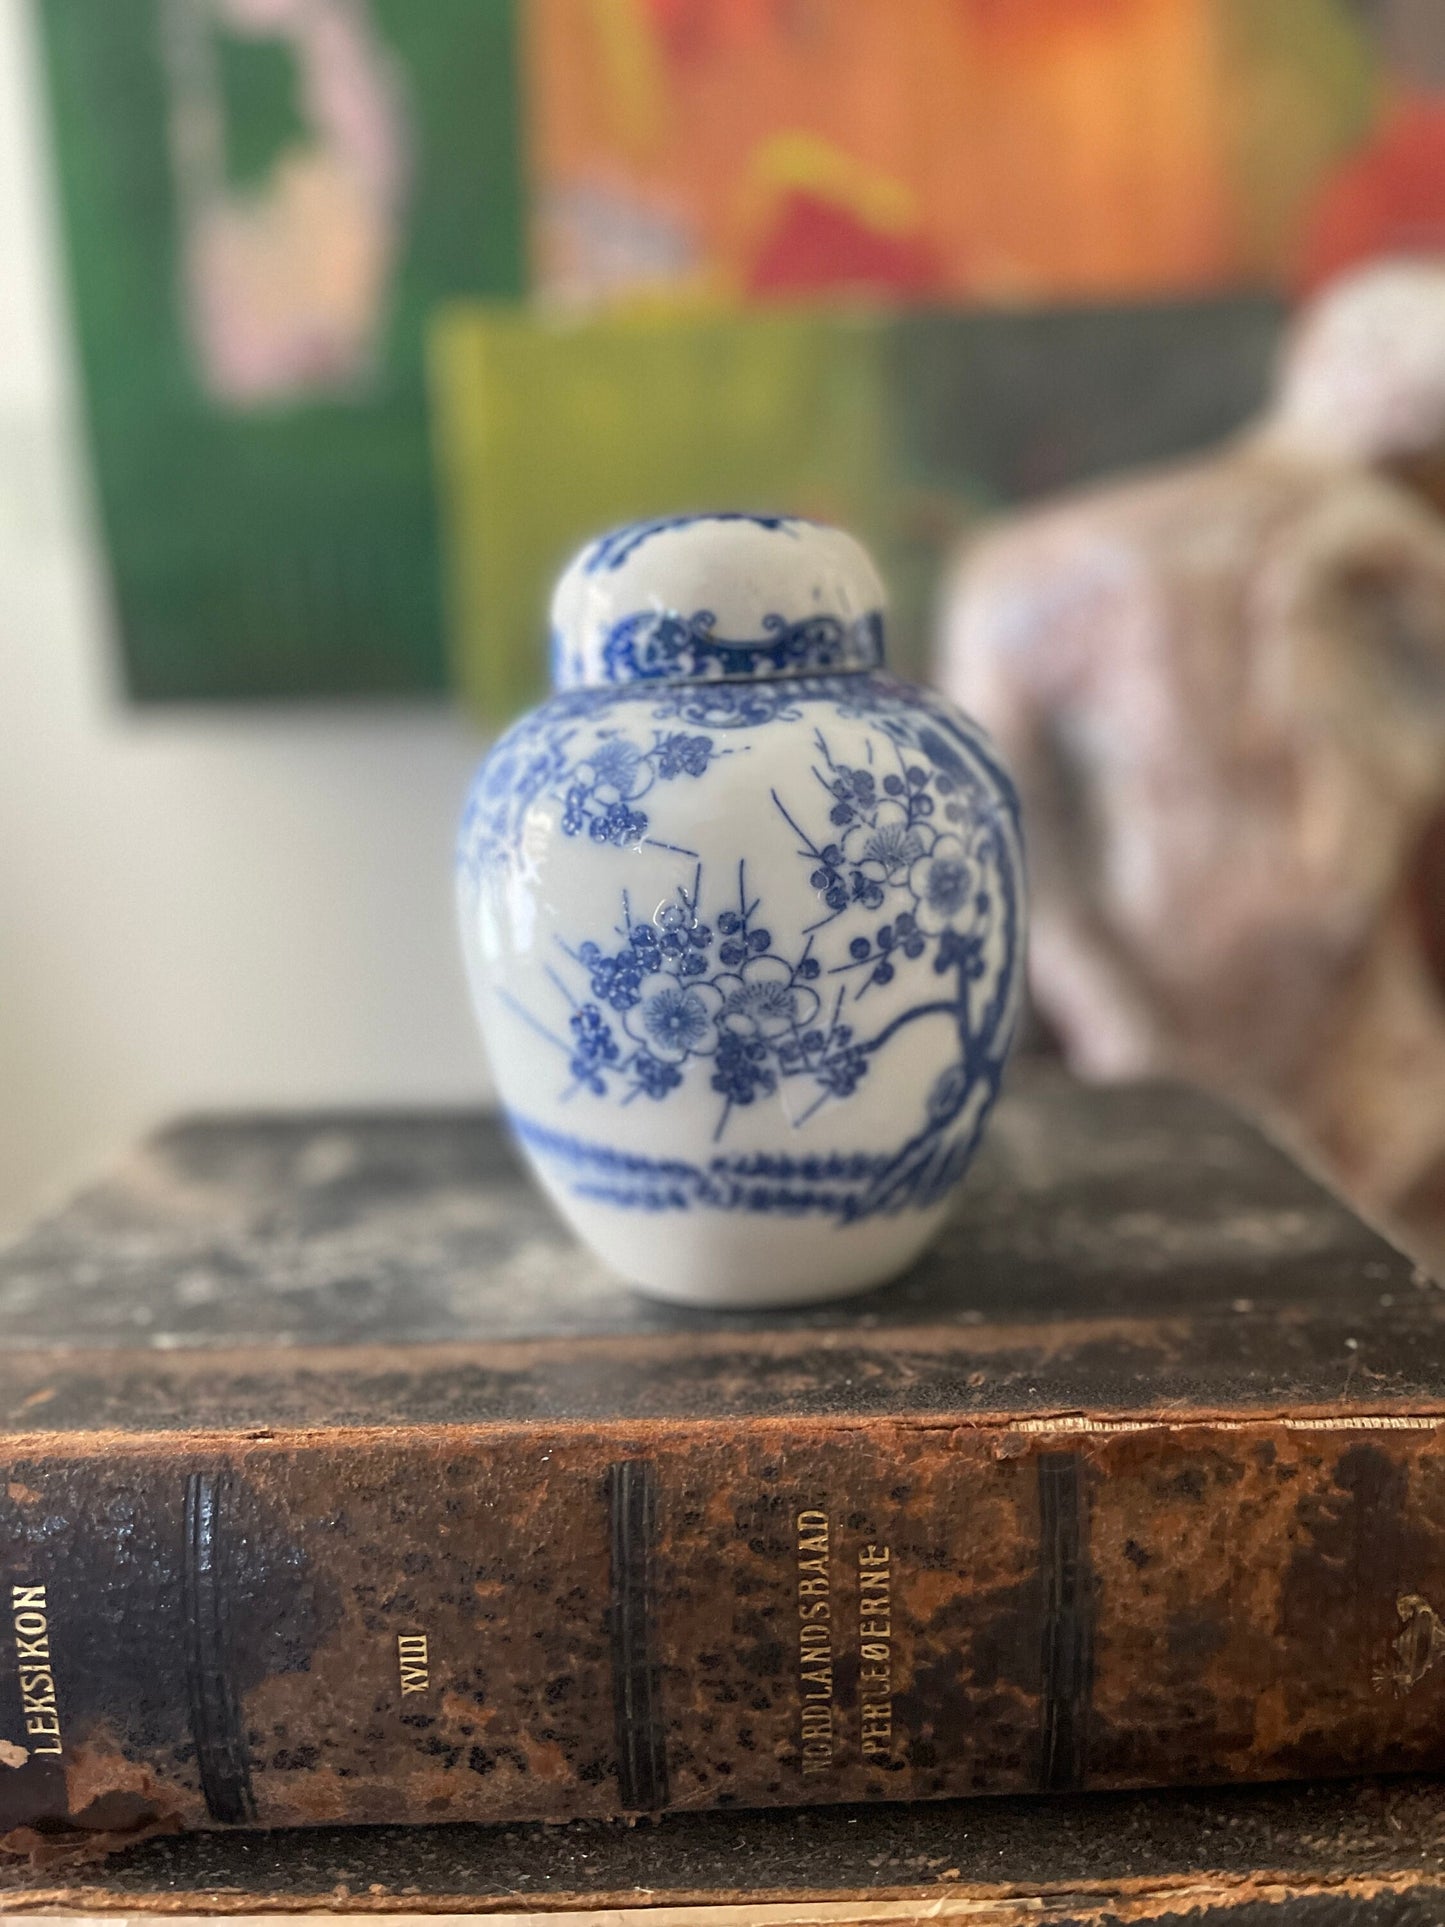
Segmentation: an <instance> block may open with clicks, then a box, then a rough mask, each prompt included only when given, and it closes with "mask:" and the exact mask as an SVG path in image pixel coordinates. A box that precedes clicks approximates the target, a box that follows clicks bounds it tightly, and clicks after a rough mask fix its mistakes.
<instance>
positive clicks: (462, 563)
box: [431, 302, 888, 721]
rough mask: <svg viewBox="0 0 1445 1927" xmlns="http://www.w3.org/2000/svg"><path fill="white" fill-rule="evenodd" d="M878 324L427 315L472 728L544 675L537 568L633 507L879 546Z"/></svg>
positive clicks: (552, 565)
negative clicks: (792, 526) (777, 521)
mask: <svg viewBox="0 0 1445 1927" xmlns="http://www.w3.org/2000/svg"><path fill="white" fill-rule="evenodd" d="M881 344H882V324H881V323H878V322H874V321H871V320H869V319H866V318H859V317H852V316H839V315H836V314H833V315H825V314H821V313H808V312H803V311H795V312H773V313H764V314H754V315H736V314H729V315H719V314H712V313H707V314H696V313H677V312H673V313H669V314H660V313H647V314H635V313H633V314H627V315H621V316H616V315H614V316H610V317H608V318H605V319H600V320H599V319H591V320H586V321H564V320H559V319H545V318H541V317H537V316H529V315H527V314H525V313H522V312H520V311H518V310H517V309H515V308H503V307H499V306H490V305H487V304H484V303H474V302H465V303H455V304H452V305H450V306H449V307H447V308H446V309H444V310H443V311H442V312H441V314H440V315H439V316H438V318H437V320H436V322H435V323H434V326H433V332H432V342H431V365H432V377H433V409H434V432H435V440H436V446H437V452H438V459H439V462H440V465H441V496H442V503H443V517H444V526H445V534H446V553H447V570H448V595H449V605H450V608H449V613H450V628H451V636H452V646H453V651H454V659H455V670H456V679H457V684H458V686H459V688H460V689H461V691H462V694H463V696H464V698H465V700H466V701H467V703H468V705H469V706H470V707H471V708H472V710H473V711H474V712H476V713H477V714H478V715H480V716H481V717H483V718H484V719H486V720H487V721H498V720H501V719H503V718H505V717H508V716H510V715H511V714H513V713H514V712H515V711H516V710H517V709H519V708H520V707H521V706H522V705H523V704H525V703H526V702H528V701H530V700H531V699H532V698H534V697H535V695H536V694H537V692H538V690H539V688H540V687H541V686H542V684H543V682H544V680H545V669H546V659H547V648H546V642H547V622H546V607H547V596H548V590H549V586H550V583H551V579H552V577H553V575H554V574H555V573H556V571H557V570H558V569H559V568H560V567H561V565H562V564H563V562H565V560H566V559H567V556H568V555H569V554H570V552H571V551H572V550H573V549H574V548H575V547H576V546H577V544H578V543H580V542H582V541H583V540H584V539H585V538H586V537H587V536H589V535H592V534H594V533H595V532H596V531H598V530H600V529H604V528H607V527H609V526H611V525H612V524H614V523H617V522H623V521H627V520H629V519H630V518H632V517H633V516H641V515H657V514H666V513H670V512H674V511H685V510H697V509H708V508H718V507H722V508H738V507H742V508H756V509H762V510H770V511H785V512H791V513H794V514H803V515H812V516H816V517H818V518H820V519H822V520H826V521H836V522H841V523H844V524H846V525H847V526H849V527H850V528H854V529H856V530H858V532H859V533H860V534H862V535H863V536H864V538H865V539H872V540H873V541H875V542H878V543H880V545H881V546H883V547H885V548H886V546H887V544H886V539H885V538H886V533H887V531H886V528H885V526H884V524H885V518H886V515H887V501H888V492H887V488H886V480H885V464H886V439H885V428H886V424H885V415H886V410H885V407H884V371H883V355H882V346H881Z"/></svg>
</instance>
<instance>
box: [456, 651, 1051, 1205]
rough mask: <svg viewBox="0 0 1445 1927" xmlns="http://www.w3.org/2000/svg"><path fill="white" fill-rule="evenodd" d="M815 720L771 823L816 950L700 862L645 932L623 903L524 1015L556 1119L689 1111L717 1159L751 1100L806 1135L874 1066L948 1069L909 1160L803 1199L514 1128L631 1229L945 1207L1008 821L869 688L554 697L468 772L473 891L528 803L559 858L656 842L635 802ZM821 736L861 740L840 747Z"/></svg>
mask: <svg viewBox="0 0 1445 1927" xmlns="http://www.w3.org/2000/svg"><path fill="white" fill-rule="evenodd" d="M654 696H655V697H656V700H655V701H654V700H653V698H654ZM805 714H806V715H807V716H808V717H809V720H811V721H814V723H815V727H814V729H813V733H812V738H811V747H812V756H811V759H810V765H809V766H808V767H807V768H805V769H804V770H803V771H801V772H800V780H799V782H798V783H797V784H796V785H795V786H794V785H790V786H789V793H788V794H787V795H786V796H785V795H783V794H782V793H780V792H779V791H778V790H776V789H775V790H773V791H772V792H771V801H772V805H773V808H774V810H775V811H776V820H777V822H778V825H779V831H780V834H781V835H783V836H784V837H786V838H789V839H791V841H792V845H793V848H794V850H795V851H796V857H797V862H798V865H799V869H800V872H801V874H800V877H799V883H800V886H803V895H804V898H805V899H806V898H807V896H808V895H809V893H810V892H811V895H812V898H813V900H814V901H815V902H816V905H817V914H816V916H815V917H814V918H813V919H812V921H811V922H810V923H809V924H808V926H807V927H806V928H804V929H803V930H801V931H800V932H796V934H791V935H788V936H784V935H783V934H782V933H781V930H780V929H779V928H775V924H774V921H773V920H772V919H770V918H769V916H768V906H767V904H766V903H765V902H763V901H762V899H761V897H760V896H759V894H758V893H757V892H756V891H755V890H753V889H751V888H750V886H749V880H748V866H747V863H746V861H744V862H743V863H741V864H739V866H738V867H737V869H736V871H735V872H734V873H732V874H731V875H725V876H715V875H713V874H712V873H711V872H710V871H709V869H708V866H707V865H706V864H704V863H703V862H702V861H701V860H700V859H699V860H696V861H694V863H693V865H692V870H691V875H690V877H689V879H688V881H687V882H686V883H683V884H679V885H677V887H676V889H675V893H674V896H673V899H672V900H671V901H670V902H668V903H666V904H665V905H664V906H662V907H661V908H659V909H658V910H656V911H655V912H654V913H653V914H652V915H650V916H647V917H640V916H638V915H636V914H635V911H634V905H633V903H632V901H631V899H630V896H629V892H628V889H627V888H626V887H625V885H623V884H622V881H621V879H619V894H618V916H617V921H616V923H615V924H614V926H613V927H612V928H611V929H610V930H606V931H602V930H593V931H592V932H590V933H588V934H587V936H586V937H585V938H582V939H580V940H578V941H577V942H576V943H575V944H569V945H566V946H562V947H561V948H560V950H559V954H558V955H557V957H556V959H555V962H554V964H553V965H552V966H551V968H550V969H549V972H548V975H549V977H550V979H551V994H552V996H553V997H554V998H555V1000H556V1001H555V1002H554V1003H553V1005H552V1007H551V1009H550V1010H549V1009H547V1008H545V1007H544V1004H543V1003H538V1004H537V1005H536V1006H535V1007H530V1008H527V1009H525V1010H524V1009H522V1008H521V1006H520V1005H517V1006H514V1007H515V1008H516V1009H517V1013H518V1015H519V1016H521V1017H522V1018H524V1019H525V1021H526V1022H527V1023H528V1025H529V1026H530V1027H531V1028H532V1029H533V1031H535V1032H540V1033H541V1034H542V1035H544V1036H546V1037H547V1038H548V1039H549V1040H550V1041H551V1042H552V1044H553V1045H554V1046H555V1047H556V1049H557V1051H558V1053H559V1057H558V1063H559V1070H560V1071H561V1072H562V1083H561V1085H560V1087H559V1094H560V1095H561V1096H563V1097H564V1098H567V1099H573V1098H576V1097H577V1096H579V1095H581V1094H583V1093H586V1094H588V1095H589V1096H591V1097H593V1098H600V1099H605V1100H608V1101H611V1102H613V1103H617V1104H619V1105H622V1106H629V1105H632V1104H635V1103H642V1104H644V1105H651V1104H660V1105H666V1104H667V1103H668V1102H669V1100H670V1099H672V1098H673V1096H674V1094H675V1093H676V1092H678V1091H680V1090H684V1089H693V1088H701V1089H704V1090H705V1091H706V1092H707V1093H708V1094H709V1095H710V1096H711V1097H712V1099H713V1101H714V1104H715V1113H714V1131H713V1136H714V1142H715V1143H716V1144H718V1145H719V1147H722V1146H724V1145H725V1144H726V1142H727V1138H728V1131H729V1126H730V1124H731V1123H732V1121H733V1120H734V1118H735V1117H736V1116H737V1115H738V1114H739V1113H740V1112H745V1111H746V1110H747V1109H748V1107H750V1106H752V1105H754V1104H756V1103H757V1102H758V1101H759V1100H762V1099H769V1098H773V1097H775V1096H781V1097H782V1098H783V1100H784V1102H785V1103H786V1108H787V1112H788V1115H789V1117H790V1119H791V1120H792V1122H793V1123H794V1124H795V1125H800V1124H802V1123H804V1122H806V1121H807V1120H808V1119H809V1118H811V1117H812V1116H813V1115H814V1114H815V1113H817V1112H818V1111H820V1110H821V1109H823V1108H824V1107H825V1106H828V1105H836V1104H842V1103H846V1102H848V1101H849V1100H850V1099H852V1098H853V1097H854V1096H855V1095H857V1094H858V1093H859V1092H860V1090H864V1091H866V1088H867V1082H868V1078H869V1076H870V1074H871V1072H872V1069H873V1067H874V1065H875V1064H876V1063H877V1062H878V1061H879V1059H880V1055H881V1054H882V1053H884V1052H886V1051H887V1049H888V1048H889V1046H890V1044H891V1043H892V1042H893V1040H894V1039H895V1038H896V1037H897V1036H898V1035H899V1034H900V1032H902V1031H904V1030H905V1029H906V1028H907V1027H908V1026H910V1025H911V1024H913V1023H915V1022H918V1021H920V1020H922V1019H924V1018H941V1019H943V1020H945V1022H946V1025H947V1031H948V1034H950V1035H951V1036H952V1037H953V1039H954V1040H955V1051H954V1055H953V1057H952V1061H947V1062H945V1063H943V1065H942V1066H941V1069H940V1073H939V1075H938V1077H937V1078H936V1079H935V1081H934V1084H933V1087H932V1089H931V1091H930V1093H929V1096H928V1100H927V1104H926V1107H925V1114H924V1115H923V1116H922V1117H921V1119H920V1122H919V1127H918V1129H917V1131H916V1132H915V1133H914V1135H913V1136H912V1137H911V1138H910V1139H909V1140H908V1142H907V1143H906V1144H904V1145H903V1146H901V1147H900V1148H899V1149H898V1150H896V1151H895V1152H893V1153H891V1154H889V1155H886V1156H880V1157H878V1158H873V1159H866V1160H863V1161H862V1162H861V1163H860V1162H859V1161H857V1160H853V1161H852V1162H851V1163H850V1162H849V1161H848V1160H846V1159H845V1160H843V1164H846V1165H847V1169H846V1171H845V1170H844V1169H843V1164H840V1165H838V1167H837V1168H836V1169H830V1173H829V1175H828V1176H827V1178H826V1179H824V1178H823V1177H822V1176H819V1175H817V1173H816V1172H815V1173H814V1175H812V1176H809V1175H807V1173H808V1172H809V1171H811V1170H812V1169H813V1167H814V1166H819V1169H820V1170H821V1166H820V1165H819V1161H818V1160H816V1159H814V1160H808V1159H802V1160H788V1159H783V1160H780V1161H779V1160H774V1161H773V1163H775V1164H777V1165H778V1168H777V1169H776V1170H774V1169H768V1170H765V1171H764V1170H755V1171H750V1172H748V1173H743V1172H742V1171H741V1170H740V1169H735V1168H734V1166H736V1165H737V1164H738V1162H739V1161H738V1160H736V1159H733V1160H729V1159H728V1157H727V1154H726V1152H725V1150H723V1149H721V1148H720V1149H719V1153H718V1156H717V1158H716V1159H714V1161H713V1162H712V1163H711V1164H709V1165H707V1166H706V1167H703V1166H692V1165H687V1166H683V1165H680V1164H679V1165H677V1166H671V1165H667V1166H665V1167H664V1166H658V1167H657V1168H656V1169H652V1168H651V1163H650V1161H649V1160H646V1159H636V1158H630V1157H628V1156H626V1155H624V1154H622V1153H620V1152H619V1153H610V1152H607V1151H606V1149H605V1147H602V1146H597V1145H589V1144H588V1143H587V1142H586V1140H584V1139H583V1138H581V1137H578V1138H576V1139H573V1138H571V1137H570V1136H568V1135H567V1134H558V1133H556V1132H549V1131H548V1130H547V1128H546V1127H544V1126H542V1125H541V1124H538V1123H534V1122H530V1121H529V1120H527V1119H525V1118H523V1119H519V1120H516V1122H517V1126H518V1129H519V1131H520V1132H521V1133H522V1135H523V1136H524V1138H527V1141H528V1142H532V1143H533V1144H534V1148H536V1149H538V1150H539V1152H545V1154H546V1155H548V1156H549V1157H551V1158H553V1159H554V1161H556V1162H557V1163H558V1164H559V1166H563V1167H565V1168H566V1169H567V1170H568V1171H569V1173H570V1181H571V1182H572V1184H573V1188H575V1189H578V1190H579V1191H585V1193H586V1194H587V1195H589V1196H593V1197H607V1198H610V1199H612V1201H614V1202H617V1203H619V1204H621V1203H633V1204H641V1205H643V1206H644V1207H646V1208H664V1206H666V1208H685V1207H686V1205H688V1204H690V1203H691V1204H701V1203H709V1204H719V1203H720V1202H721V1201H722V1200H723V1198H727V1199H728V1200H730V1202H729V1204H728V1207H727V1208H733V1209H747V1210H755V1211H761V1210H774V1209H776V1210H786V1211H820V1212H824V1213H826V1214H828V1215H832V1216H835V1217H840V1218H845V1219H847V1218H855V1217H859V1216H865V1215H868V1214H870V1213H872V1212H876V1211H892V1210H897V1209H900V1208H902V1207H904V1206H906V1205H923V1204H926V1203H929V1202H932V1201H933V1200H934V1199H936V1198H937V1197H940V1196H941V1195H942V1194H943V1192H944V1191H945V1190H946V1189H947V1188H948V1186H949V1185H950V1184H952V1183H953V1182H954V1180H955V1179H956V1177H957V1175H958V1174H959V1172H960V1171H961V1170H962V1168H963V1166H964V1164H965V1163H966V1162H967V1158H968V1156H969V1155H970V1153H971V1149H972V1145H973V1143H974V1141H975V1140H976V1138H977V1135H978V1133H979V1132H980V1131H981V1129H982V1125H983V1121H984V1117H985V1116H986V1113H987V1110H988V1107H989V1104H990V1103H991V1101H992V1097H993V1093H994V1091H995V1090H996V1088H997V1084H998V1080H999V1077H1000V1075H1001V1072H1002V1066H1003V1060H1004V1057H1005V1055H1006V1052H1007V1048H1008V1043H1009V1033H1010V1031H1011V1028H1012V1022H1013V1015H1014V1004H1015V997H1014V963H1013V959H1014V958H1015V955H1016V949H1017V942H1018V931H1019V921H1020V915H1021V903H1020V893H1021V878H1020V875H1019V869H1018V823H1017V806H1016V802H1015V800H1014V797H1013V792H1012V788H1011V786H1010V784H1009V782H1008V779H1007V777H1006V776H1005V775H1004V774H1003V772H1002V771H1001V769H1000V768H999V767H998V765H997V764H996V762H995V761H994V760H993V758H992V756H991V753H990V752H989V750H988V747H987V745H986V743H985V742H984V740H983V739H982V738H981V737H979V736H977V735H976V734H975V733H973V732H972V731H970V730H968V729H967V728H966V727H965V726H962V725H961V724H960V723H959V721H958V720H957V718H956V717H955V715H954V713H953V712H952V711H951V709H950V708H949V707H948V706H947V705H945V704H943V703H941V702H938V701H937V700H936V699H934V698H931V697H929V696H927V695H926V694H925V693H923V692H920V691H918V690H915V689H913V688H911V687H909V686H907V685H904V684H900V683H896V682H895V681H894V680H893V679H892V678H891V677H888V676H886V675H880V674H873V675H844V676H837V677H815V678H797V679H790V680H785V681H780V682H777V683H773V684H770V683H768V682H757V683H753V684H747V683H735V684H729V683H719V684H716V685H707V684H701V685H700V684H678V685H675V686H670V687H667V688H664V689H659V690H657V691H655V692H648V691H646V690H639V689H637V688H636V687H634V688H633V689H632V690H630V691H618V690H612V689H590V690H585V691H584V690H578V691H572V692H566V693H565V694H563V695H561V696H558V697H555V698H553V700H552V701H551V702H550V703H548V704H546V705H545V706H544V707H543V709H542V710H541V711H539V712H536V713H535V714H534V715H533V716H532V717H531V718H529V719H527V720H526V721H525V722H524V723H523V724H521V725H519V726H518V728H517V729H515V730H514V731H512V732H511V734H510V735H509V737H508V738H506V739H505V740H504V742H503V743H502V744H501V745H499V747H498V750H497V751H496V752H494V755H493V757H492V758H491V759H489V762H488V764H487V765H486V766H485V767H484V770H483V772H482V774H481V777H480V779H479V784H478V789H477V791H476V793H475V794H474V796H473V799H472V803H471V806H470V808H469V811H468V815H467V818H466V820H465V821H464V825H463V832H462V844H461V861H462V864H463V866H464V870H465V871H466V873H467V874H468V875H469V876H470V877H471V879H472V880H473V882H474V883H475V882H478V881H479V880H480V878H481V876H482V874H483V872H484V871H485V870H486V869H487V867H488V866H490V865H497V864H506V863H508V862H510V861H512V860H513V852H514V851H515V848H516V845H517V835H518V829H519V826H520V823H521V821H522V818H523V817H524V815H525V813H526V811H527V810H528V809H530V808H531V807H532V806H533V805H534V804H535V803H537V802H538V801H539V800H540V799H544V798H546V799H551V800H552V801H553V803H554V804H555V805H557V806H560V808H559V809H558V810H557V812H556V817H555V820H557V821H559V822H560V827H561V830H562V833H563V834H564V835H566V836H569V837H579V838H580V837H585V838H587V839H588V840H589V841H590V842H593V843H596V844H598V845H600V846H604V847H605V846H609V845H611V846H615V847H622V846H630V847H636V846H637V845H638V844H640V843H644V842H648V841H651V840H652V838H651V824H650V820H649V814H648V810H647V808H646V806H645V802H644V799H646V798H648V797H649V796H650V795H651V794H652V792H653V791H654V790H655V788H656V787H657V786H658V785H661V784H666V783H675V782H695V781H699V780H705V779H706V777H707V774H708V772H709V771H710V770H711V769H712V767H713V766H714V764H715V763H716V761H717V759H718V758H719V757H721V756H724V755H733V754H745V753H746V751H747V749H748V747H749V742H750V738H751V734H752V732H754V731H756V730H757V729H760V728H767V727H768V726H770V724H771V723H773V722H774V721H778V720H787V721H791V722H797V721H798V720H799V719H800V718H801V717H802V716H804V715H805ZM833 719H837V721H839V722H865V723H866V724H867V725H869V727H868V729H867V730H866V732H859V731H857V730H851V731H847V730H845V731H843V732H841V733H840V732H839V731H838V730H837V729H836V728H835V727H834V723H833ZM639 722H641V723H643V727H639ZM704 724H705V726H704ZM844 738H846V740H847V742H848V745H849V749H848V754H847V755H846V756H845V755H844V754H843V752H842V750H841V748H840V747H839V745H840V744H841V743H842V741H843V740H844ZM730 739H731V740H730ZM663 847H666V848H668V849H676V848H677V846H676V845H673V844H666V845H664V846H663ZM687 854H688V855H692V854H693V853H691V852H689V853H687ZM793 901H794V907H793V908H792V910H791V911H790V913H789V928H790V930H794V929H795V920H796V907H795V905H796V899H794V900H793ZM904 972H908V973H910V974H909V977H908V983H909V985H910V987H912V986H913V985H914V984H915V983H916V986H917V988H916V992H915V994H913V995H912V996H911V997H910V998H909V999H908V1000H906V1001H904V1002H903V1003H902V1004H901V1005H900V1002H899V996H898V992H897V991H896V990H895V991H894V992H892V993H889V994H886V995H885V994H884V991H885V987H886V986H888V985H890V984H893V983H894V982H895V980H898V979H900V975H901V973H904ZM900 987H901V986H900ZM980 1094H982V1101H980ZM529 1133H530V1134H531V1135H530V1136H529ZM544 1140H545V1141H546V1142H545V1143H544ZM554 1140H555V1141H554ZM549 1147H550V1148H549ZM559 1147H561V1148H559ZM653 1162H655V1161H653ZM742 1162H743V1163H744V1164H745V1163H746V1162H747V1160H742ZM825 1162H826V1161H825ZM784 1167H786V1168H784ZM865 1167H866V1168H865Z"/></svg>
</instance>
